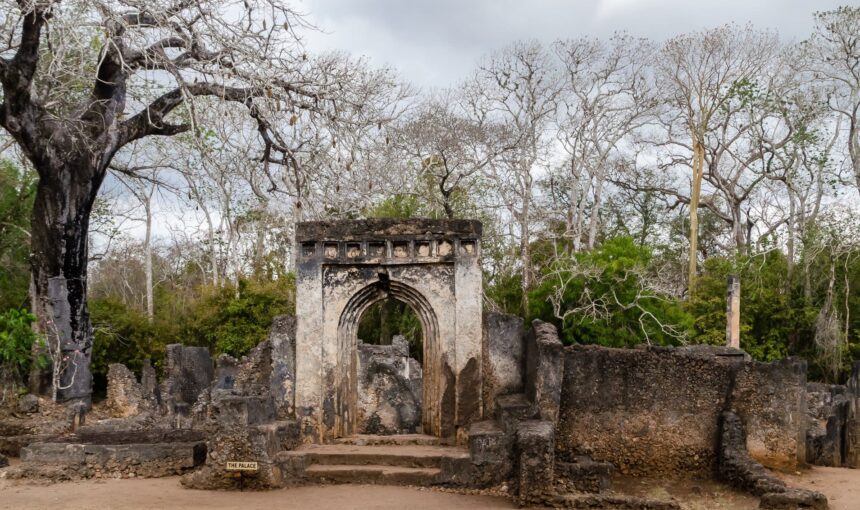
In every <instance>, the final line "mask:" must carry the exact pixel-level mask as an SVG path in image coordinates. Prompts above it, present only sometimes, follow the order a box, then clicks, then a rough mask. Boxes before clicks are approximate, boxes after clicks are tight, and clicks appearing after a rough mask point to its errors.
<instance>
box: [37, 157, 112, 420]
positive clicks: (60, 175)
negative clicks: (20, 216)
mask: <svg viewBox="0 0 860 510" xmlns="http://www.w3.org/2000/svg"><path fill="white" fill-rule="evenodd" d="M82 159H83V158H82ZM41 170H43V171H40V172H39V174H40V176H41V178H40V180H39V185H38V188H37V192H36V201H35V204H34V206H33V218H32V228H33V232H32V235H33V237H32V245H31V247H32V253H31V269H32V271H33V293H34V296H33V304H34V305H35V307H36V310H35V312H36V315H37V316H38V317H39V329H40V330H41V331H42V333H44V335H45V337H46V340H47V342H46V343H47V345H46V350H47V351H48V353H49V356H50V359H51V364H52V367H51V370H52V383H53V384H52V386H53V391H52V396H53V398H54V399H55V401H58V402H65V401H82V402H84V403H86V404H87V405H89V403H90V402H91V394H92V375H91V372H90V359H91V358H92V346H93V329H92V324H91V323H90V315H89V312H88V310H87V234H88V230H89V220H90V212H91V210H92V205H93V201H94V200H95V197H96V193H97V192H98V189H99V186H100V184H101V178H102V177H101V176H102V175H103V174H101V172H98V171H97V170H95V169H94V168H91V167H88V166H87V164H86V163H81V162H80V161H69V162H66V163H65V165H64V166H63V167H60V168H51V169H41Z"/></svg>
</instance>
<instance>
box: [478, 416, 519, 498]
mask: <svg viewBox="0 0 860 510" xmlns="http://www.w3.org/2000/svg"><path fill="white" fill-rule="evenodd" d="M512 439H513V438H512V436H511V435H509V434H506V433H505V432H504V431H503V430H502V429H500V428H499V426H498V425H497V424H496V422H494V421H492V420H484V421H479V422H475V423H472V426H471V427H470V428H469V457H470V458H471V461H472V464H473V465H474V466H475V476H474V482H475V484H476V485H477V486H479V487H483V486H489V485H495V484H497V483H500V482H502V481H504V480H507V479H509V478H510V476H511V474H512V472H513V444H512V443H513V441H512Z"/></svg>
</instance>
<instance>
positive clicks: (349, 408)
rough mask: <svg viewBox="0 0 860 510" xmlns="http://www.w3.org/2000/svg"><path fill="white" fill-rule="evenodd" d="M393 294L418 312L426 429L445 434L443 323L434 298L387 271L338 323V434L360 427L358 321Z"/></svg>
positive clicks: (360, 293) (348, 306)
mask: <svg viewBox="0 0 860 510" xmlns="http://www.w3.org/2000/svg"><path fill="white" fill-rule="evenodd" d="M388 297H393V298H395V299H398V300H400V301H403V302H404V303H406V304H407V305H409V306H410V307H412V310H413V311H415V313H416V314H417V315H418V319H419V321H420V322H421V329H422V336H423V338H422V345H423V349H424V356H423V359H424V364H423V366H422V369H423V371H424V377H423V379H424V382H423V399H422V401H423V408H422V423H423V426H424V431H425V432H426V433H429V434H432V435H436V436H441V435H442V430H441V423H442V422H441V415H442V408H443V407H445V406H446V405H450V403H448V402H443V401H442V400H441V394H440V388H441V387H442V385H441V384H440V380H439V377H440V375H441V373H442V367H441V364H440V363H439V361H440V360H441V358H440V356H439V353H440V351H441V349H440V345H439V344H440V342H439V323H438V320H437V318H436V313H435V312H434V311H433V308H432V307H431V306H430V302H429V301H428V300H427V298H425V297H424V296H423V295H422V294H421V293H420V292H419V291H418V290H416V289H414V288H413V287H411V286H409V285H406V284H404V283H402V282H397V281H391V280H390V279H389V277H388V273H387V271H382V272H380V273H379V280H378V281H377V282H375V283H372V284H370V285H368V286H367V287H365V288H363V289H361V290H360V291H358V292H357V293H356V294H355V295H353V296H352V298H351V299H350V300H349V302H347V304H346V307H345V308H344V310H343V313H342V314H341V318H340V321H339V324H338V344H339V346H338V352H339V353H340V357H341V359H340V361H339V363H338V368H339V371H338V374H337V379H336V381H337V382H336V385H337V399H336V406H337V409H338V412H337V414H336V425H335V429H336V430H335V434H336V435H337V436H339V437H342V436H349V435H352V434H353V433H354V432H355V431H356V426H355V420H356V416H357V413H356V410H355V406H356V401H357V399H358V382H357V375H356V368H355V363H356V349H357V342H358V335H357V329H358V322H359V319H360V318H361V316H362V314H363V313H364V312H365V311H366V310H367V309H368V308H370V307H371V306H372V305H373V304H374V303H377V302H379V301H382V300H384V299H387V298H388Z"/></svg>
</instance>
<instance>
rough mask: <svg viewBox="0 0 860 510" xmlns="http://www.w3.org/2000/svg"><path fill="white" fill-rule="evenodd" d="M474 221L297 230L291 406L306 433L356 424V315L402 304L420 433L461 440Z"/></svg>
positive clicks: (476, 238) (475, 410)
mask: <svg viewBox="0 0 860 510" xmlns="http://www.w3.org/2000/svg"><path fill="white" fill-rule="evenodd" d="M480 238H481V224H480V223H479V222H477V221H471V220H424V219H421V220H406V221H401V220H388V219H386V220H356V221H339V222H308V223H301V224H299V225H298V227H297V232H296V244H297V246H299V250H300V253H299V258H298V264H297V267H298V274H297V286H296V317H297V319H298V322H297V329H296V388H295V408H296V413H297V415H298V417H299V418H300V420H301V429H302V432H303V434H304V435H305V436H306V440H308V441H315V442H325V441H328V440H331V439H335V438H339V437H347V436H350V435H352V434H354V433H357V432H361V430H360V429H359V428H358V415H359V412H358V409H357V406H358V402H359V399H358V387H359V384H358V381H357V363H358V337H357V330H358V322H359V320H360V319H361V315H362V313H363V312H364V311H365V310H367V309H368V308H369V307H370V306H371V305H373V304H374V303H376V302H378V301H381V300H383V299H386V298H388V297H394V298H396V299H398V300H400V301H403V302H405V303H407V304H408V305H409V306H410V307H412V309H413V310H414V311H415V313H416V315H417V316H418V318H419V319H420V321H421V327H422V330H423V349H424V355H423V359H424V366H423V367H422V368H423V391H422V393H423V398H422V401H423V406H422V407H423V408H422V424H423V431H424V433H426V434H429V435H433V436H437V437H441V438H447V439H450V440H453V441H459V442H463V441H464V440H465V435H466V432H467V431H468V427H469V425H470V424H471V423H472V422H473V421H475V420H476V419H477V418H479V417H480V415H481V409H482V403H481V365H482V360H481V346H482V320H481V296H482V274H481V266H480V249H481V240H480Z"/></svg>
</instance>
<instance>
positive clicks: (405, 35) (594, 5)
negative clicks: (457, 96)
mask: <svg viewBox="0 0 860 510" xmlns="http://www.w3.org/2000/svg"><path fill="white" fill-rule="evenodd" d="M857 1H858V0H841V1H834V0H433V1H428V0H298V3H297V4H296V7H298V9H299V10H302V11H303V12H305V13H306V14H308V18H309V21H311V22H313V23H315V24H316V25H317V26H318V27H319V28H320V29H321V32H315V33H309V34H306V36H307V43H308V46H309V47H310V49H312V50H327V49H341V50H347V51H349V52H350V53H353V54H356V55H364V56H367V57H369V58H370V59H371V61H372V62H373V63H374V64H375V65H386V64H388V65H391V66H393V67H395V68H397V69H398V70H399V71H400V73H401V75H402V76H403V77H404V78H406V79H408V80H409V81H411V82H413V83H414V84H416V85H419V86H421V87H425V88H426V87H445V86H448V85H453V84H455V83H456V82H458V81H459V80H460V79H462V78H464V77H465V76H466V75H467V74H468V73H469V72H470V71H471V70H472V69H473V67H474V65H475V62H476V61H477V59H478V58H479V57H480V56H481V55H483V54H485V53H488V52H491V51H492V50H494V49H497V48H500V47H503V46H505V45H506V44H508V43H509V42H511V41H514V40H517V39H532V38H536V39H539V40H541V41H545V42H551V41H552V40H554V39H558V38H574V37H579V36H582V35H594V36H600V37H606V36H609V35H611V34H612V33H613V32H615V31H619V30H624V31H627V32H629V33H630V34H632V35H635V36H643V37H650V38H652V39H655V40H663V39H666V38H667V37H671V36H673V35H676V34H679V33H683V32H687V31H690V30H696V29H701V28H707V27H713V26H717V25H720V24H723V23H728V22H736V23H741V24H743V23H748V22H749V23H753V24H754V25H756V26H758V27H763V28H773V29H777V30H779V32H780V34H782V36H783V37H784V38H786V39H790V40H801V39H804V38H805V37H806V36H807V35H808V34H809V32H810V31H811V29H812V23H813V18H812V13H813V12H814V11H817V10H828V9H831V8H834V7H836V6H839V5H844V4H851V3H854V2H857Z"/></svg>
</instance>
